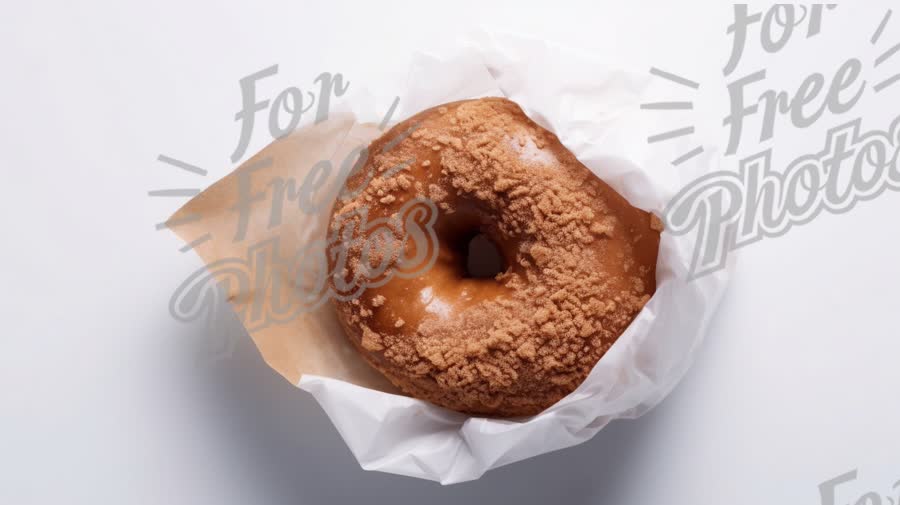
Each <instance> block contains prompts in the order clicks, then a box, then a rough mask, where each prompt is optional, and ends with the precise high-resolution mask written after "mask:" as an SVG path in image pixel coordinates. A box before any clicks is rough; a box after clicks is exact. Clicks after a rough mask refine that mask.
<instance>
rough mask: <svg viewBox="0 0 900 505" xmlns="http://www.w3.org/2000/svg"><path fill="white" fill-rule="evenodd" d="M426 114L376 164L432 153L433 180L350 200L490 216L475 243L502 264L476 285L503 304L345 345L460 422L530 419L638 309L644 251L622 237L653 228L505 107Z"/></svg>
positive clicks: (403, 307)
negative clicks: (355, 346)
mask: <svg viewBox="0 0 900 505" xmlns="http://www.w3.org/2000/svg"><path fill="white" fill-rule="evenodd" d="M438 112H439V113H440V115H434V114H432V115H430V116H429V115H428V113H425V115H424V116H419V117H417V118H416V119H417V120H418V121H421V122H422V126H421V128H420V129H418V130H417V131H416V133H414V134H413V135H412V136H411V137H410V138H407V139H404V140H403V141H401V142H399V143H398V144H397V145H396V147H394V148H393V149H392V151H391V152H389V153H386V154H385V155H383V159H377V158H376V160H375V163H374V164H375V166H377V165H378V164H379V163H390V162H391V161H392V159H406V158H409V157H411V156H416V155H417V154H419V155H421V153H422V152H428V151H431V152H439V153H440V154H439V156H440V165H441V171H440V174H436V173H434V172H429V171H427V170H425V169H424V168H423V169H422V170H420V171H413V172H412V173H411V177H414V179H410V180H409V181H407V182H405V183H400V184H397V183H390V182H381V183H378V184H375V185H373V186H372V187H369V188H367V189H366V190H365V192H364V193H363V194H362V195H361V196H360V197H359V198H360V199H365V195H369V194H370V193H371V192H372V191H375V192H377V191H379V190H381V191H383V192H384V193H385V195H386V196H383V197H381V198H380V199H379V201H380V202H381V203H382V204H385V205H399V204H401V203H402V202H403V200H404V198H407V195H408V193H401V191H404V190H406V189H409V188H410V186H411V183H412V182H413V181H415V188H417V190H418V191H419V192H421V189H425V188H427V193H428V197H429V198H431V199H433V200H434V201H435V202H437V203H438V207H439V208H440V209H441V212H442V215H443V216H444V217H445V218H447V219H452V217H451V216H452V215H453V214H454V213H455V212H457V211H458V210H459V209H458V207H459V206H460V205H463V204H464V205H471V204H473V203H474V204H475V205H476V206H477V208H479V209H481V212H484V214H485V215H486V216H488V219H486V220H485V223H486V224H483V225H482V227H481V229H480V231H481V232H482V233H484V234H486V235H487V236H488V237H491V238H492V240H493V241H494V242H495V243H498V244H500V243H502V244H512V245H508V246H506V247H511V248H512V255H513V256H514V258H515V261H514V262H513V265H511V266H510V268H509V269H508V270H507V271H505V272H503V273H501V274H499V275H498V276H497V278H496V279H495V280H494V281H485V282H496V283H498V284H500V285H502V287H503V288H505V289H504V290H503V293H505V294H503V295H499V296H496V297H486V298H484V299H483V300H481V301H479V302H478V303H474V304H471V305H468V306H466V307H459V308H456V309H453V310H454V316H453V317H452V318H445V317H435V316H433V315H430V314H428V313H422V314H413V316H414V317H413V318H412V319H409V320H410V321H414V322H415V324H408V321H407V320H404V319H403V318H399V317H398V318H396V320H395V321H394V324H393V327H394V328H396V329H399V328H404V331H403V332H402V333H396V332H393V333H392V332H387V331H381V333H378V332H376V331H375V330H373V329H370V328H369V327H368V326H366V327H365V328H363V329H362V330H361V334H360V336H358V337H357V338H359V339H360V345H361V347H362V348H363V349H365V350H367V351H370V352H377V353H378V356H379V357H378V359H376V360H375V363H376V364H377V367H378V368H379V369H381V370H382V372H384V373H385V374H386V375H387V376H388V377H389V378H390V379H391V380H392V381H393V382H394V383H395V384H397V385H398V386H400V387H401V388H402V389H404V390H405V391H407V392H408V393H411V394H413V395H414V396H418V397H420V398H424V399H427V400H430V401H433V402H435V403H438V404H440V405H444V406H448V407H450V408H453V409H456V410H461V411H466V412H474V413H486V414H494V415H526V414H532V413H536V412H539V411H540V410H543V409H544V408H546V407H547V406H549V405H551V404H552V403H554V402H556V401H558V400H559V399H561V398H562V397H563V396H565V395H566V394H568V393H569V392H571V391H572V390H574V389H575V388H576V387H577V386H578V385H579V384H580V383H581V382H582V381H583V380H584V378H585V377H586V376H587V374H588V373H589V372H590V371H591V369H592V368H593V367H594V365H595V364H596V363H597V361H598V360H599V359H600V358H601V357H602V356H603V354H604V353H606V352H607V350H608V349H609V348H610V347H611V346H612V344H613V343H614V342H615V341H616V339H617V338H618V336H619V335H620V334H621V333H622V332H623V331H624V330H625V328H626V327H627V326H628V325H629V324H630V323H631V321H632V320H633V318H634V317H635V315H636V314H637V313H638V312H639V311H640V310H641V308H643V306H644V305H645V304H646V303H647V302H648V301H649V299H650V296H651V295H652V293H653V292H654V290H655V283H654V282H653V274H654V272H655V270H654V265H653V264H647V265H644V264H637V263H635V260H634V250H635V248H639V247H642V244H643V243H646V242H647V241H646V240H644V239H643V238H642V237H643V235H641V234H640V233H636V232H634V230H633V229H632V228H633V222H637V221H641V222H642V223H643V227H644V228H647V227H649V228H651V229H652V230H653V231H654V232H658V231H660V230H661V224H662V223H661V221H660V220H659V219H658V218H656V217H655V216H651V217H650V218H649V219H648V218H647V217H646V214H645V213H642V214H643V217H642V218H640V219H637V218H635V219H631V218H630V216H635V215H637V214H636V213H640V211H637V210H636V209H633V208H630V207H629V208H627V209H625V210H623V209H624V207H623V205H622V203H621V201H620V200H621V198H620V197H618V195H615V194H614V193H613V192H612V190H611V189H609V188H608V187H607V186H605V185H604V184H603V183H602V182H600V181H599V180H598V179H597V178H596V177H594V176H593V174H591V173H590V172H589V170H588V169H586V168H585V167H584V166H583V165H581V163H579V162H578V161H577V160H576V159H575V157H574V156H573V155H572V154H571V153H570V152H569V151H568V150H567V149H565V148H564V147H563V146H562V145H561V144H560V143H559V141H558V140H557V139H556V137H555V136H554V135H552V134H551V133H549V132H547V131H546V130H543V129H542V128H540V127H539V126H537V125H536V124H534V123H533V122H531V121H530V120H529V119H527V117H525V116H524V114H523V113H522V112H521V110H520V109H519V108H518V106H516V105H515V104H513V103H512V102H509V101H508V100H503V99H481V100H474V101H466V102H458V103H455V104H448V105H447V106H444V107H442V108H440V109H438ZM409 121H411V120H409ZM403 125H404V124H403V123H401V125H398V127H397V128H403ZM417 134H418V135H417ZM421 157H424V156H421ZM430 164H431V163H430V162H429V161H428V160H425V161H423V162H422V163H421V164H420V167H428V166H429V165H430ZM376 180H377V179H376ZM373 182H374V181H373ZM420 182H421V184H420ZM420 188H421V189H420ZM621 212H627V213H630V214H628V216H629V217H627V218H626V217H623V216H622V214H621ZM623 219H627V223H625V222H623V221H622V220H623ZM626 224H627V226H626ZM642 232H643V233H644V234H646V235H647V236H650V235H651V233H650V230H649V229H644V230H642ZM639 235H640V237H639V238H640V239H639V240H637V239H635V237H638V236H639ZM657 238H658V233H657ZM439 239H440V237H439ZM650 242H652V241H650ZM653 256H654V263H655V254H654V255H653ZM434 268H438V267H437V266H436V267H434ZM371 306H372V307H382V306H391V307H396V308H397V309H396V313H403V314H407V313H408V312H404V311H409V310H411V309H410V308H409V306H410V303H409V301H405V300H395V299H389V298H385V297H384V296H383V295H381V294H378V295H376V296H375V297H373V298H372V299H371ZM347 307H348V309H347V310H349V311H350V312H351V313H354V312H356V313H358V311H359V309H358V308H356V307H353V306H352V305H348V306H347ZM382 310H384V309H382Z"/></svg>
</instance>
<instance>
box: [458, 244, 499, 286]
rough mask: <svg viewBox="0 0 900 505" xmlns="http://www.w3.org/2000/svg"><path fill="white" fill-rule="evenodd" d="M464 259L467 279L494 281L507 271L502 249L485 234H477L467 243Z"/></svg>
mask: <svg viewBox="0 0 900 505" xmlns="http://www.w3.org/2000/svg"><path fill="white" fill-rule="evenodd" d="M462 257H463V259H464V264H465V277H466V278H467V279H493V278H494V277H496V276H497V275H499V274H501V273H503V272H504V271H506V262H505V261H504V259H503V255H502V254H500V249H499V248H498V247H497V244H495V243H494V242H493V241H492V240H491V239H490V238H489V237H488V236H487V235H485V234H484V233H477V234H475V235H473V236H472V237H470V238H469V239H468V240H467V241H466V243H465V251H463V254H462Z"/></svg>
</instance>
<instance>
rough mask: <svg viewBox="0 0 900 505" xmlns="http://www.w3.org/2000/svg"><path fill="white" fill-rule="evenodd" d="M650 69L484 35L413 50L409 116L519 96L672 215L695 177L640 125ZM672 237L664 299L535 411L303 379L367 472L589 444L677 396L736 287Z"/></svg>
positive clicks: (617, 184)
mask: <svg viewBox="0 0 900 505" xmlns="http://www.w3.org/2000/svg"><path fill="white" fill-rule="evenodd" d="M649 79H650V76H649V75H642V74H636V73H634V72H628V71H626V70H622V69H615V68H608V67H605V66H604V65H603V64H602V63H600V62H598V61H596V60H594V59H593V58H592V57H590V56H589V55H584V54H580V53H576V52H574V51H570V50H566V49H563V48H559V47H555V46H552V45H549V44H547V43H544V42H541V41H535V40H528V39H523V38H519V37H512V36H505V35H504V36H501V35H488V34H477V35H474V36H473V37H472V38H471V39H470V40H469V41H468V42H467V43H466V45H465V47H464V48H460V49H459V50H457V51H455V52H454V53H452V54H445V55H440V56H426V55H418V56H416V57H415V58H414V62H413V65H412V68H411V71H410V75H409V80H408V89H407V90H406V91H405V92H403V93H400V96H401V100H402V101H401V110H402V113H401V114H400V115H399V117H401V118H403V117H408V116H409V115H412V114H414V113H416V112H418V111H420V110H422V109H425V108H428V107H432V106H435V105H438V104H440V103H444V102H448V101H452V100H460V99H466V98H474V97H481V96H506V97H508V98H510V99H512V100H514V101H515V102H517V103H518V104H519V105H521V106H522V108H523V109H524V110H525V112H526V113H527V114H528V115H529V116H530V117H531V118H532V119H534V120H535V121H536V122H538V123H540V124H541V125H542V126H544V127H545V128H547V129H549V130H551V131H553V132H554V133H556V134H557V135H558V136H559V138H560V140H561V141H562V143H563V144H564V145H566V146H567V147H568V148H569V149H570V150H571V151H572V152H573V153H574V154H575V155H576V156H577V157H578V159H579V160H580V161H581V162H582V163H584V164H585V165H587V166H588V167H589V168H590V169H591V170H592V171H593V172H594V173H596V174H597V175H598V176H599V177H601V178H602V179H604V180H605V181H606V182H607V183H608V184H610V185H611V186H612V187H613V188H614V189H616V190H617V191H619V192H620V193H621V194H622V195H624V196H625V197H626V198H628V200H629V201H631V202H632V204H634V205H636V206H638V207H641V208H643V209H645V210H648V211H652V212H654V213H656V214H657V215H662V214H663V209H664V207H665V204H666V202H667V199H668V198H670V197H671V196H673V195H674V194H675V192H676V191H677V190H678V189H680V187H681V186H682V185H684V184H686V183H688V182H690V181H689V180H682V179H681V178H680V177H679V176H678V174H677V170H676V169H675V168H674V167H672V166H671V163H670V162H671V160H672V159H674V156H672V155H673V154H678V153H677V152H675V151H674V150H671V151H670V150H669V149H666V148H659V147H656V146H654V147H653V149H651V148H650V146H649V145H648V144H647V136H646V128H644V127H642V125H641V123H642V122H646V121H647V120H650V116H649V115H642V111H641V110H640V104H641V103H642V100H645V98H646V97H644V96H643V95H644V92H645V90H646V88H647V84H648V81H649ZM351 105H352V104H351ZM357 121H358V122H359V123H360V124H362V123H370V122H377V121H378V118H376V117H365V115H358V116H357ZM707 152H713V150H711V149H707ZM715 159H716V158H715V156H714V155H704V156H702V157H699V158H697V159H696V160H695V161H693V162H692V164H694V167H693V168H692V169H691V174H692V175H693V176H695V175H696V174H697V173H698V172H699V173H703V172H705V171H709V170H712V169H713V168H714V167H713V166H712V164H713V163H714V162H715ZM698 164H699V165H701V166H700V167H699V169H698V167H697V165H698ZM660 247H661V249H660V254H659V264H658V268H657V276H658V279H657V281H658V288H657V292H656V295H655V296H654V297H653V299H652V300H651V301H650V302H649V304H648V305H647V306H646V307H645V308H644V310H643V311H642V312H641V313H640V314H639V315H638V317H637V319H636V320H635V321H634V323H633V324H632V325H631V326H630V327H629V328H628V329H627V331H626V332H625V333H624V334H623V335H622V336H621V337H620V338H619V340H618V341H617V342H616V344H615V345H614V346H613V347H612V349H611V350H610V351H609V352H608V353H607V354H606V355H605V356H604V357H603V358H602V359H601V360H600V362H599V363H598V364H597V366H596V367H595V368H594V370H593V371H592V373H591V374H590V376H589V377H588V378H587V380H586V381H585V382H584V383H583V384H582V385H581V387H579V388H578V389H577V390H576V391H575V392H573V393H572V394H571V395H569V396H567V397H566V398H564V399H563V400H562V401H560V402H559V403H557V404H556V405H554V406H552V407H551V408H549V409H548V410H546V411H545V412H543V413H542V414H540V415H537V416H535V417H532V418H527V419H520V420H496V419H484V418H474V417H469V416H465V415H461V414H458V413H454V412H450V411H447V410H444V409H442V408H439V407H436V406H433V405H431V404H429V403H426V402H423V401H419V400H415V399H412V398H408V397H405V396H399V395H393V394H389V393H385V392H382V391H378V390H375V389H369V388H365V387H361V386H357V385H354V384H351V383H349V382H345V381H342V380H338V379H334V378H328V377H323V376H319V375H310V374H304V375H303V376H302V377H301V378H300V380H299V383H298V385H299V387H300V388H302V389H304V390H306V391H309V392H310V393H312V394H313V395H314V396H315V398H316V399H317V400H318V402H319V403H320V404H321V406H322V407H323V408H324V409H325V411H326V412H327V414H328V416H329V417H330V418H331V420H332V422H333V423H334V425H335V426H336V427H337V429H338V431H339V432H340V434H341V436H342V437H343V438H344V440H345V441H346V443H347V445H348V446H349V447H350V450H351V451H352V452H353V454H354V456H355V457H356V458H357V460H358V461H359V463H360V464H361V465H362V467H363V468H365V469H367V470H378V471H383V472H390V473H395V474H401V475H408V476H412V477H419V478H423V479H430V480H434V481H439V482H441V483H442V484H452V483H457V482H463V481H467V480H472V479H477V478H479V477H480V476H481V475H482V474H484V472H486V471H487V470H490V469H492V468H496V467H499V466H502V465H505V464H508V463H512V462H515V461H519V460H522V459H525V458H530V457H533V456H537V455H539V454H543V453H547V452H550V451H554V450H557V449H561V448H564V447H569V446H572V445H575V444H579V443H581V442H584V441H586V440H588V439H590V438H591V437H592V436H594V434H596V433H597V432H598V431H599V430H601V429H602V428H603V427H604V426H606V425H607V424H608V423H609V422H610V421H612V420H614V419H620V418H634V417H637V416H640V415H642V414H644V413H645V412H647V411H648V410H649V409H651V408H653V407H654V406H656V405H657V404H658V403H659V402H660V401H662V399H663V398H665V396H666V395H667V394H668V393H669V392H670V391H671V390H672V389H673V388H674V387H675V385H676V384H677V383H678V381H679V380H680V379H681V378H682V377H683V375H684V374H685V372H686V370H687V369H688V367H689V365H690V363H691V359H692V357H693V355H694V353H695V350H696V348H697V346H698V345H699V344H700V342H701V341H702V339H703V336H704V333H705V331H706V328H707V325H708V323H709V321H710V318H711V317H712V315H713V313H714V311H715V310H716V308H717V305H718V303H719V300H720V298H721V296H722V295H723V292H724V289H725V287H726V284H727V281H728V271H727V270H725V271H721V272H718V273H715V274H712V275H708V276H706V277H702V278H700V279H698V280H694V281H690V282H688V280H687V279H688V277H689V275H688V270H689V266H690V264H691V254H692V251H693V243H692V239H691V238H690V237H687V236H684V237H675V236H673V235H672V234H670V233H668V232H664V233H663V235H662V242H661V246H660ZM340 337H341V336H339V335H336V336H335V338H340Z"/></svg>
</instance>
